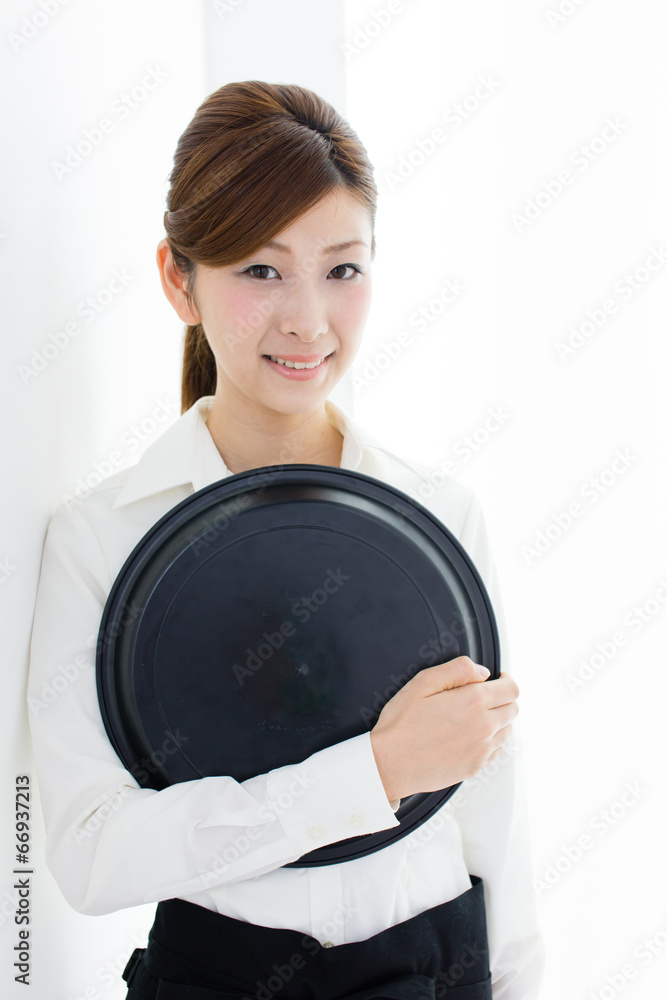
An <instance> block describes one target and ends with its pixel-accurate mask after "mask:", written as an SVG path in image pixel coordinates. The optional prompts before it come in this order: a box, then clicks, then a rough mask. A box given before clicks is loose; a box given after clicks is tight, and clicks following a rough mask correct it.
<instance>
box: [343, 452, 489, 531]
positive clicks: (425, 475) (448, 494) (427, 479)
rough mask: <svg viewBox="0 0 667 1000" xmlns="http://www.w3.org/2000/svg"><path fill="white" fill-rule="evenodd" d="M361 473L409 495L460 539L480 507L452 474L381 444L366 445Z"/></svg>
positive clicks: (474, 496) (475, 499) (475, 498)
mask: <svg viewBox="0 0 667 1000" xmlns="http://www.w3.org/2000/svg"><path fill="white" fill-rule="evenodd" d="M359 471H360V472H365V473H366V474H367V475H371V476H374V477H375V478H377V479H381V480H383V481H384V482H386V483H388V484H389V485H390V486H394V487H396V489H399V490H401V491H402V492H403V493H406V494H407V495H408V496H409V497H410V498H411V499H412V500H416V501H417V503H419V504H421V505H422V506H423V507H426V508H427V510H429V511H430V512H431V513H432V514H434V515H435V516H436V517H437V518H438V519H439V520H440V521H442V522H443V524H445V526H446V527H448V528H449V529H450V530H451V531H452V532H453V533H454V534H455V535H457V537H459V536H460V535H461V533H462V531H463V528H464V525H465V523H466V521H467V520H468V519H469V517H470V516H471V514H472V513H474V512H477V510H478V509H479V506H480V505H479V501H478V498H477V495H476V494H475V492H474V491H473V490H472V489H470V487H469V486H467V485H466V484H465V483H462V482H461V481H460V480H459V479H457V478H456V477H455V476H453V475H451V474H450V473H449V472H445V471H443V469H441V468H439V467H438V466H437V465H429V464H428V463H425V462H421V461H418V460H416V459H415V458H413V457H412V456H409V457H408V456H406V455H404V454H401V453H400V452H399V451H397V450H393V449H391V448H389V447H387V446H386V445H384V444H383V443H380V442H378V441H374V442H373V443H372V444H371V443H368V442H366V443H365V445H364V449H363V457H362V461H361V464H360V466H359Z"/></svg>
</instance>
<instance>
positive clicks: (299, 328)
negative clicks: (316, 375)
mask: <svg viewBox="0 0 667 1000" xmlns="http://www.w3.org/2000/svg"><path fill="white" fill-rule="evenodd" d="M283 294H284V296H285V298H284V302H283V303H281V304H279V306H278V308H279V310H280V319H279V323H278V329H279V330H280V332H281V333H296V334H298V335H299V337H300V338H301V339H302V340H303V341H305V342H307V343H310V341H311V340H315V339H316V338H317V337H319V336H320V334H322V333H327V331H328V329H329V323H328V319H327V308H326V302H325V300H324V296H322V295H320V294H318V292H316V291H315V290H314V289H312V288H310V287H307V283H305V286H302V287H301V288H299V289H298V290H294V291H290V292H289V293H288V292H285V293H283Z"/></svg>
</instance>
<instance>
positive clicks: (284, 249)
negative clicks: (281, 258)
mask: <svg viewBox="0 0 667 1000" xmlns="http://www.w3.org/2000/svg"><path fill="white" fill-rule="evenodd" d="M354 246H362V247H365V246H368V244H367V243H364V241H363V240H344V241H343V242H342V243H332V244H331V245H330V246H328V247H323V248H322V250H321V251H320V252H321V254H322V256H323V257H324V256H326V255H327V254H330V253H340V252H341V250H347V249H348V248H349V247H354ZM264 249H266V250H279V251H280V252H281V253H289V254H292V253H293V250H292V249H291V248H290V247H288V246H286V245H285V244H284V243H280V242H278V240H271V242H270V243H266V244H265V246H264Z"/></svg>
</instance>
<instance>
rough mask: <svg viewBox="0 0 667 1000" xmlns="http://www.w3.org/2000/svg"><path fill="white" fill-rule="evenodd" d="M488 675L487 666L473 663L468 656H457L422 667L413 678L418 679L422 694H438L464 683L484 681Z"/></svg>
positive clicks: (461, 685)
mask: <svg viewBox="0 0 667 1000" xmlns="http://www.w3.org/2000/svg"><path fill="white" fill-rule="evenodd" d="M488 676H489V670H488V668H487V667H484V666H482V665H481V664H479V663H475V662H474V661H473V660H471V659H470V657H469V656H457V657H455V659H453V660H449V661H448V662H447V663H436V665H435V666H434V667H424V669H423V670H420V671H419V673H418V674H416V675H415V677H414V678H413V680H417V679H419V684H420V687H422V688H423V690H422V692H421V693H422V694H424V695H431V694H440V693H441V692H442V691H449V690H451V689H452V688H455V687H463V686H464V685H465V684H471V683H473V682H478V681H484V680H486V678H487V677H488Z"/></svg>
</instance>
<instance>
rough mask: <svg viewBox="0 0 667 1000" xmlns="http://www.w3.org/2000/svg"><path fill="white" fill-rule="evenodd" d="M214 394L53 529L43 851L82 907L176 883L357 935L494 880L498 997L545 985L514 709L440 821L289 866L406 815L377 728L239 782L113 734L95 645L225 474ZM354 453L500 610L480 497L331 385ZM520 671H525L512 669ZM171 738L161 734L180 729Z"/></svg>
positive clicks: (208, 903) (529, 998)
mask: <svg viewBox="0 0 667 1000" xmlns="http://www.w3.org/2000/svg"><path fill="white" fill-rule="evenodd" d="M212 401H213V397H212V396H205V397H202V398H201V399H199V400H198V401H197V403H195V404H194V405H193V406H192V407H191V408H190V409H189V410H188V411H187V412H186V413H184V414H183V415H182V416H180V417H179V418H178V419H177V420H176V421H175V422H174V423H173V424H172V425H171V426H170V427H169V428H168V429H167V430H166V431H164V432H163V433H162V435H161V436H160V437H159V438H158V439H157V440H156V441H154V442H153V443H152V444H151V445H150V446H149V447H148V448H147V449H146V450H145V451H144V453H143V455H142V456H141V458H140V459H139V461H138V462H137V463H136V464H135V465H134V466H132V467H130V468H128V469H123V470H121V471H120V472H117V473H116V474H114V475H112V476H109V478H107V479H105V480H104V481H103V482H102V483H101V484H100V485H99V486H97V487H96V488H94V489H93V490H92V491H90V492H89V493H88V494H87V495H85V496H82V497H71V498H67V499H65V500H64V501H63V502H62V503H61V504H60V505H59V506H58V507H57V508H56V510H55V512H54V514H53V516H52V518H51V521H50V524H49V528H48V532H47V536H46V540H45V544H44V553H43V558H42V566H41V573H40V578H39V584H38V590H37V597H36V604H35V612H34V620H33V629H32V637H31V646H30V674H29V682H28V704H29V717H30V726H31V733H32V739H33V745H34V754H35V763H36V769H37V778H38V782H39V789H40V794H41V799H42V805H43V811H44V817H45V823H46V859H47V864H48V866H49V868H50V870H51V872H52V873H53V875H54V877H55V879H56V880H57V882H58V885H59V886H60V888H61V890H62V892H63V894H64V896H65V898H66V899H67V901H68V902H69V903H70V904H71V906H73V907H74V909H76V910H78V911H79V912H81V913H86V914H102V913H110V912H113V911H116V910H119V909H122V908H123V907H129V906H136V905H139V904H143V903H150V902H158V901H159V900H163V899H171V898H173V897H180V898H182V899H186V900H189V901H190V902H192V903H196V904H199V905H200V906H205V907H208V908H209V909H212V910H216V911H218V912H220V913H225V914H227V915H228V916H231V917H234V918H236V919H238V920H245V921H250V922H252V923H256V924H261V925H264V926H268V927H280V928H292V929H294V930H297V931H300V932H302V933H306V934H310V935H312V936H313V937H315V938H317V939H318V940H319V941H320V942H321V943H322V944H323V945H325V946H326V945H329V944H334V945H338V944H343V943H349V942H354V941H360V940H363V939H365V938H367V937H370V936H371V935H373V934H377V933H379V932H380V931H383V930H385V929H386V928H388V927H391V926H393V925H394V924H396V923H399V922H400V921H403V920H407V919H408V918H409V917H412V916H414V915H415V914H417V913H421V912H422V911H424V910H426V909H429V908H431V907H433V906H437V905H438V904H439V903H442V902H444V901H446V900H449V899H453V898H454V897H455V896H458V895H460V894H461V893H463V892H465V891H466V890H467V889H469V888H470V886H471V881H470V877H469V873H472V874H474V875H479V876H480V877H481V878H482V879H483V880H484V890H485V903H486V915H487V928H488V937H489V946H490V955H489V958H490V967H491V972H492V984H493V996H494V1000H534V998H535V997H537V994H538V986H539V983H540V981H541V979H542V974H543V966H544V952H543V943H542V936H541V933H540V929H539V926H538V923H537V917H536V906H535V897H534V890H533V888H532V884H531V876H532V872H531V856H530V846H529V833H528V828H527V817H526V804H525V792H524V783H523V773H522V770H521V766H522V765H521V751H520V747H519V741H518V720H517V721H515V722H514V723H513V732H512V736H511V737H510V739H509V740H508V742H507V743H506V744H505V748H504V749H503V751H502V753H501V755H500V757H499V758H498V760H497V761H495V762H493V763H492V764H491V765H489V766H488V767H487V768H486V769H485V770H484V771H482V772H481V773H480V774H479V775H477V776H476V777H474V778H470V779H468V780H467V781H464V782H463V783H462V785H461V786H460V787H459V789H458V790H457V791H456V792H455V793H454V795H453V796H452V797H451V798H450V799H449V801H448V802H447V803H445V804H444V805H443V806H442V807H441V808H440V809H439V810H438V811H437V812H436V813H435V814H434V815H433V816H432V817H431V818H430V819H429V820H428V821H427V822H425V823H423V824H422V825H421V826H419V827H417V829H415V830H414V831H413V832H412V833H410V834H408V835H406V836H404V837H402V838H400V839H398V840H397V841H395V842H393V843H391V844H390V845H389V846H386V847H384V848H382V849H380V850H376V851H375V852H374V853H371V854H368V855H366V856H364V857H361V858H357V859H355V860H352V861H346V862H343V863H339V864H332V865H321V866H317V867H310V868H285V867H283V865H285V864H286V863H287V862H290V861H296V860H297V859H298V858H299V857H301V855H303V854H305V853H307V852H308V851H311V850H313V849H314V848H315V847H319V846H323V845H325V844H331V843H335V842H336V841H339V840H344V839H345V838H347V837H351V836H357V835H359V834H362V833H374V832H376V831H379V830H385V829H388V828H390V827H393V826H398V820H397V819H396V816H395V813H394V808H393V807H396V806H397V804H396V803H393V807H392V804H390V803H389V802H388V800H387V797H386V794H385V792H384V788H383V785H382V782H381V780H380V776H379V774H378V771H377V767H376V764H375V758H374V756H373V751H372V747H371V742H370V734H369V733H368V732H367V733H364V734H362V735H360V736H356V737H354V738H352V739H348V740H345V741H343V742H341V743H338V744H336V745H334V746H331V747H328V748H326V749H325V750H322V751H320V752H318V753H315V754H313V755H312V756H311V757H309V758H308V759H307V760H305V761H303V762H302V763H299V764H294V765H288V766H286V767H279V768H276V769H275V770H273V771H269V772H268V773H267V774H260V775H257V776H256V777H253V778H250V779H248V780H246V781H241V782H237V781H235V780H234V779H233V778H231V777H226V776H220V777H206V778H199V779H196V780H192V781H186V782H182V783H180V784H176V785H172V786H170V787H169V788H166V789H164V790H162V791H154V790H152V789H148V788H142V787H140V786H139V784H138V783H137V781H136V780H135V779H134V777H133V776H132V774H131V773H130V772H128V771H127V770H126V769H125V768H124V766H123V765H122V763H121V762H120V760H119V758H118V757H117V755H116V753H115V751H114V749H113V747H112V745H111V743H110V742H109V739H108V737H107V735H106V732H105V729H104V725H103V722H102V717H101V714H100V708H99V704H98V698H97V688H96V680H95V647H96V642H97V635H98V631H99V626H100V620H101V616H102V611H103V609H104V605H105V602H106V599H107V596H108V594H109V591H110V589H111V586H112V584H113V582H114V580H115V578H116V576H117V574H118V573H119V571H120V569H121V567H122V565H123V563H124V562H125V560H126V558H127V556H128V555H129V554H130V552H131V551H132V549H133V548H134V547H135V545H136V544H137V542H138V541H139V540H140V539H141V538H142V536H143V535H144V534H145V533H146V532H147V531H148V529H149V528H150V527H151V526H152V525H153V524H155V522H156V521H158V520H159V518H161V517H162V516H163V515H164V514H166V513H167V511H169V510H170V509H171V508H172V507H174V506H175V505H176V504H177V503H180V502H181V501H182V500H184V499H185V498H186V497H188V496H190V495H191V494H192V493H193V492H195V491H197V490H200V489H202V488H203V487H205V486H208V485H209V484H211V483H214V482H217V481H218V480H220V479H223V478H224V477H225V476H228V475H231V473H230V471H229V469H227V467H226V465H225V463H224V461H223V459H222V456H221V455H220V452H219V451H218V449H217V447H216V445H215V442H214V441H213V438H212V436H211V434H210V432H209V430H208V427H207V424H206V415H207V413H208V411H209V408H210V406H211V403H212ZM325 406H326V411H327V415H328V417H329V420H330V421H331V423H332V424H333V425H334V426H336V427H337V428H338V429H339V431H340V432H341V434H342V435H343V439H344V440H343V452H342V459H341V467H342V468H344V469H351V470H356V471H358V472H361V473H365V474H366V475H369V476H373V477H375V478H376V479H379V480H381V481H383V482H386V483H389V484H390V485H392V486H395V487H397V488H398V489H400V490H403V492H405V493H407V494H409V495H410V496H412V497H414V499H416V500H418V501H419V502H420V503H422V504H423V505H424V506H425V507H427V508H428V509H429V510H431V511H432V512H433V513H434V514H435V515H436V516H437V517H438V518H439V519H440V520H441V521H442V522H443V523H444V524H445V525H446V526H447V528H448V529H449V530H450V531H451V532H452V533H453V534H454V535H455V536H456V537H457V538H458V539H459V541H460V542H461V544H462V545H463V546H464V547H465V549H466V550H467V552H468V553H469V555H470V556H471V558H472V560H473V562H474V563H475V565H476V567H477V569H478V571H479V573H480V575H481V577H482V579H483V581H484V583H485V585H486V587H487V590H488V592H489V595H490V598H491V601H492V604H493V607H494V611H495V614H496V619H497V622H498V629H499V634H500V641H501V655H502V669H504V670H507V671H508V672H509V673H512V667H511V665H510V664H508V662H507V657H506V640H505V625H504V621H503V613H502V607H501V602H500V596H499V593H498V586H497V580H496V575H495V570H494V567H493V563H492V560H491V555H490V552H489V547H488V543H487V534H486V529H485V524H484V520H483V516H482V513H481V511H480V506H479V503H478V501H477V499H476V498H475V496H474V495H473V494H472V493H471V491H470V490H469V489H468V488H467V487H465V486H463V485H462V484H460V483H457V482H456V481H455V480H453V479H452V478H451V477H449V476H443V475H442V474H441V473H439V472H436V471H435V470H429V469H428V468H427V467H426V466H424V465H421V464H420V463H416V462H413V461H405V460H404V459H402V458H400V457H399V456H398V455H395V454H394V453H392V452H391V451H389V450H388V449H387V448H386V447H384V446H383V445H382V444H381V443H380V442H378V441H377V440H376V439H375V438H374V437H372V436H371V435H370V434H369V433H368V432H367V431H366V430H365V429H364V428H362V427H360V426H359V425H358V424H357V423H356V421H354V420H352V419H351V418H350V416H349V415H348V414H346V413H345V412H344V411H343V410H341V408H340V407H338V406H337V405H335V404H334V403H332V402H331V400H327V401H326V404H325ZM517 680H518V678H517ZM167 749H168V748H167Z"/></svg>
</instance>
